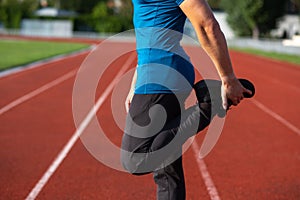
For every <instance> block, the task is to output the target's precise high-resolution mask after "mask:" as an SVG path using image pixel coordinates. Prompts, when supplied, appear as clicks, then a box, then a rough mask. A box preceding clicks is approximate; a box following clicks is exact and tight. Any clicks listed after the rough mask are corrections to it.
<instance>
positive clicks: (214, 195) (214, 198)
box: [192, 140, 221, 200]
mask: <svg viewBox="0 0 300 200" xmlns="http://www.w3.org/2000/svg"><path fill="white" fill-rule="evenodd" d="M192 148H193V150H194V155H195V158H196V161H197V163H198V167H199V170H200V172H201V175H202V178H203V180H204V183H205V185H206V189H207V192H208V194H209V196H210V199H211V200H221V198H220V196H219V194H218V190H217V188H216V186H215V184H214V182H213V180H212V178H211V176H210V174H209V171H208V169H207V166H206V164H205V162H204V160H203V159H201V158H200V157H199V149H200V148H199V145H198V143H197V141H196V140H194V142H193V144H192Z"/></svg>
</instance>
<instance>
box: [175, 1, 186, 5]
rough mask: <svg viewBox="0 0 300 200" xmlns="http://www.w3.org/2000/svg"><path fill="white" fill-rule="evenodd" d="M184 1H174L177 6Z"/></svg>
mask: <svg viewBox="0 0 300 200" xmlns="http://www.w3.org/2000/svg"><path fill="white" fill-rule="evenodd" d="M183 1H184V0H176V3H177V5H180V4H181V3H182V2H183Z"/></svg>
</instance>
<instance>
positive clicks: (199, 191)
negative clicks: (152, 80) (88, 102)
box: [0, 41, 300, 200]
mask: <svg viewBox="0 0 300 200" xmlns="http://www.w3.org/2000/svg"><path fill="white" fill-rule="evenodd" d="M89 42H97V41H89ZM122 45H128V44H124V43H120V44H115V45H113V46H114V48H120V47H121V46H122ZM190 48H191V49H190V50H192V51H191V52H195V51H193V49H192V47H190ZM107 51H111V52H113V51H114V49H113V48H111V49H107ZM192 54H193V53H191V56H192V57H193V55H192ZM86 55H87V54H84V55H79V56H75V57H71V58H65V59H63V60H60V61H57V62H50V63H47V64H45V65H43V66H40V67H37V68H33V69H29V70H26V71H23V72H19V73H16V74H12V75H9V76H6V77H3V78H1V79H0V93H1V99H0V109H1V108H2V107H4V106H6V105H7V104H9V103H11V102H12V101H14V100H16V99H18V98H20V97H22V96H24V95H26V94H28V93H29V92H31V91H33V90H35V89H37V88H40V87H41V86H43V85H45V84H47V83H49V82H51V81H53V80H55V79H57V78H59V77H61V76H63V75H64V74H66V73H68V72H70V71H72V70H76V69H78V68H79V67H80V65H81V63H82V61H83V60H84V58H85V57H86ZM129 55H130V54H127V55H124V56H122V57H121V58H120V59H118V60H117V61H115V62H114V63H112V65H111V67H110V70H109V71H107V72H106V75H105V78H104V79H103V80H101V82H100V83H99V87H98V91H97V95H96V96H97V97H98V96H101V95H102V93H103V91H104V89H105V88H107V86H108V84H109V83H110V81H111V80H112V79H113V78H114V76H115V75H116V73H117V71H118V70H119V69H120V67H122V65H123V64H124V62H126V59H128V57H129ZM231 55H232V59H233V63H234V65H235V69H236V73H237V75H238V76H239V77H246V78H248V79H250V80H251V81H253V82H254V83H255V85H256V88H257V93H256V96H255V98H254V100H245V101H244V102H243V103H242V104H241V105H239V107H238V108H233V109H232V110H231V111H230V114H229V115H228V117H227V118H226V123H225V127H224V129H223V133H222V135H221V138H220V140H219V141H218V143H217V145H216V146H215V148H214V149H213V151H212V152H211V153H210V154H209V155H208V156H207V157H206V158H205V159H204V161H205V163H206V165H207V170H208V172H209V174H210V176H211V179H212V181H213V182H214V186H215V188H216V190H217V192H218V196H219V197H220V198H221V199H229V200H231V199H243V200H244V199H249V200H250V199H251V200H252V199H287V200H293V199H294V200H296V199H300V138H299V137H300V135H299V133H297V130H298V131H299V129H300V126H299V122H300V120H299V119H300V117H299V112H300V107H299V105H298V103H299V97H300V89H299V88H298V86H299V85H300V68H299V67H298V66H295V65H291V64H287V63H283V62H277V61H272V60H268V59H264V58H260V57H256V56H250V55H247V54H242V53H238V52H231ZM197 62H198V61H195V64H199V63H197ZM134 65H135V63H132V65H131V67H134ZM74 80H75V76H73V77H72V78H69V79H67V80H66V81H63V82H61V83H60V84H57V85H55V86H54V87H52V88H50V89H48V90H46V91H44V92H42V93H40V94H39V95H37V96H34V97H33V98H30V99H29V100H27V101H25V102H23V103H21V104H20V105H17V106H15V107H13V108H12V109H10V110H8V111H7V112H5V113H3V114H1V115H0V124H1V126H0V133H1V134H0V138H1V139H0V145H1V150H0V158H1V164H0V171H1V172H2V174H1V176H0V186H1V187H0V194H1V196H0V199H25V198H26V197H27V195H28V194H29V193H30V191H31V190H32V189H33V188H34V187H35V185H36V183H37V182H38V181H39V180H40V178H41V177H42V176H43V174H44V173H45V172H46V170H47V169H48V167H49V166H50V165H51V164H52V162H53V160H54V159H55V158H56V156H57V155H58V154H59V152H60V151H61V150H62V149H63V147H64V146H65V144H66V143H67V142H68V141H69V139H70V138H71V136H72V135H73V134H74V132H75V131H76V127H75V125H74V121H73V116H72V89H73V85H74ZM125 94H126V91H124V94H120V95H121V96H122V95H123V96H124V95H125ZM110 98H111V97H110V96H109V97H108V98H107V100H106V101H105V102H104V104H103V105H102V106H101V108H100V110H99V112H98V114H97V116H98V120H99V121H100V123H101V125H102V126H103V128H104V129H105V133H106V134H107V136H108V137H109V138H110V140H111V141H113V142H114V143H115V144H118V145H119V144H120V141H121V136H122V131H121V130H120V129H119V128H118V127H116V125H115V124H114V123H113V119H112V117H111V114H110V113H111V111H110V107H111V106H110V103H111V102H110ZM261 104H262V105H264V106H265V107H267V108H265V107H262V108H260V107H259V106H257V105H261ZM122 109H123V108H120V110H122ZM266 109H268V110H267V111H266ZM268 111H269V112H268ZM270 111H271V112H270ZM276 114H277V115H276ZM278 115H279V116H280V117H281V118H280V119H284V120H280V119H279V120H278V119H276V118H274V117H276V116H277V117H278ZM291 125H293V126H294V128H296V129H293V130H292V129H291ZM203 136H204V134H199V135H198V136H197V137H196V142H197V143H198V144H199V145H201V143H202V140H203ZM109 153H110V152H107V154H108V155H109ZM184 168H185V174H186V185H187V199H212V197H211V196H210V195H209V193H208V192H207V186H206V185H205V183H204V180H203V178H202V176H201V172H200V170H199V166H198V163H197V161H196V158H195V152H194V151H193V150H192V148H190V149H189V150H188V151H187V152H186V153H185V154H184ZM37 199H51V200H52V199H89V200H90V199H123V200H126V199H128V200H129V199H130V200H132V199H155V184H154V183H153V180H152V176H151V175H147V176H143V177H134V176H131V175H128V174H126V173H124V172H119V171H117V170H114V169H111V168H109V167H107V166H105V165H103V164H102V163H100V162H99V161H97V160H96V159H95V158H93V157H92V156H91V155H90V154H89V152H88V151H87V150H86V149H85V147H84V145H83V144H82V142H81V141H80V140H78V141H77V142H76V143H75V145H74V146H73V148H72V149H71V151H70V153H69V154H68V155H67V157H66V158H65V159H64V160H63V162H62V163H61V164H60V165H59V167H58V168H57V170H56V171H55V172H54V174H53V176H51V177H50V179H49V181H48V182H47V183H46V184H45V186H44V187H43V188H42V190H41V192H40V193H39V195H38V196H37Z"/></svg>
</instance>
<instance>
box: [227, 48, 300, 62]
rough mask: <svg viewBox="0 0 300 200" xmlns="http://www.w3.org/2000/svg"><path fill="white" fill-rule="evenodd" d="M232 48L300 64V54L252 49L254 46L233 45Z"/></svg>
mask: <svg viewBox="0 0 300 200" xmlns="http://www.w3.org/2000/svg"><path fill="white" fill-rule="evenodd" d="M230 49H232V50H235V51H241V52H245V53H249V54H254V55H258V56H263V57H267V58H272V59H274V60H279V61H285V62H289V63H293V64H297V65H300V56H297V55H290V54H282V53H276V52H266V51H262V50H258V49H252V48H238V47H231V48H230Z"/></svg>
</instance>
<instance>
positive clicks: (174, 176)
mask: <svg viewBox="0 0 300 200" xmlns="http://www.w3.org/2000/svg"><path fill="white" fill-rule="evenodd" d="M187 96H188V95H184V94H181V95H175V94H145V95H144V94H141V95H135V96H134V97H133V100H132V102H131V106H130V109H129V114H128V116H127V121H126V128H125V133H124V135H123V140H122V153H121V160H122V164H123V166H124V168H125V169H126V170H128V171H129V172H130V173H132V174H135V175H143V174H148V173H151V172H154V180H155V182H156V183H157V185H158V199H184V196H185V189H184V176H183V170H182V159H181V154H182V152H181V151H182V145H183V144H184V143H185V141H186V140H187V139H188V138H189V137H191V136H193V135H195V134H196V133H197V132H199V131H201V130H203V129H204V128H205V127H207V126H208V124H209V122H210V120H209V118H210V107H209V106H205V105H204V107H203V108H201V109H200V108H199V105H198V104H197V105H194V106H191V107H190V108H188V109H184V102H185V100H186V98H187ZM157 105H159V106H157ZM200 107H201V106H200ZM162 108H163V109H162ZM162 110H164V112H163V111H162ZM166 195H167V196H168V197H167V196H166ZM170 195H171V196H170Z"/></svg>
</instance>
